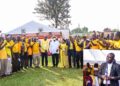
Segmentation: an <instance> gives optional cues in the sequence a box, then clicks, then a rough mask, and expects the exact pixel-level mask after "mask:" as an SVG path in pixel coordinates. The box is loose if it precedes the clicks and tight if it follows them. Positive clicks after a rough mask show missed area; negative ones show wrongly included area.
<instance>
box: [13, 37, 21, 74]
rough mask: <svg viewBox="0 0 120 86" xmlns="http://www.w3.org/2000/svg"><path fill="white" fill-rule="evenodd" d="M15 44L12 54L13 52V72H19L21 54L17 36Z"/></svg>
mask: <svg viewBox="0 0 120 86" xmlns="http://www.w3.org/2000/svg"><path fill="white" fill-rule="evenodd" d="M13 41H14V44H13V46H12V54H13V59H12V62H13V66H12V67H13V69H12V71H13V72H17V71H19V70H20V54H19V44H18V40H17V38H14V40H13Z"/></svg>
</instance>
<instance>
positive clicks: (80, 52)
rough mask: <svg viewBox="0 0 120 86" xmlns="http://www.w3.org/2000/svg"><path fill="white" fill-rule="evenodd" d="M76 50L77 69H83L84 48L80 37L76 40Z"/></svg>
mask: <svg viewBox="0 0 120 86" xmlns="http://www.w3.org/2000/svg"><path fill="white" fill-rule="evenodd" d="M74 43H75V49H76V64H77V68H80V65H81V68H83V48H82V46H81V39H80V38H79V37H78V38H76V40H75V42H74Z"/></svg>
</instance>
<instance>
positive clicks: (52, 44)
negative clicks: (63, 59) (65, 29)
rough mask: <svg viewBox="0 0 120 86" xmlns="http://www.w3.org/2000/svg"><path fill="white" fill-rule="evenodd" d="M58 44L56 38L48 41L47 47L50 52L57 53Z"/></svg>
mask: <svg viewBox="0 0 120 86" xmlns="http://www.w3.org/2000/svg"><path fill="white" fill-rule="evenodd" d="M59 46H60V43H59V41H58V40H56V41H54V40H52V41H51V42H50V47H49V51H50V53H52V54H58V53H59V50H58V49H59ZM57 50H58V51H57Z"/></svg>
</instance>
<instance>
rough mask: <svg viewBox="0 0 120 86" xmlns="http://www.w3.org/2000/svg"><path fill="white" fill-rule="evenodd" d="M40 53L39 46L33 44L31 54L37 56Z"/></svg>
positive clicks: (36, 43)
mask: <svg viewBox="0 0 120 86" xmlns="http://www.w3.org/2000/svg"><path fill="white" fill-rule="evenodd" d="M39 53H40V46H39V43H38V42H35V43H33V54H39Z"/></svg>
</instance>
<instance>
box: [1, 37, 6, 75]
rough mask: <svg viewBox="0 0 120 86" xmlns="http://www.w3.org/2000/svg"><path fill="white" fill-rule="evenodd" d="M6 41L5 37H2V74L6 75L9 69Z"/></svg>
mask: <svg viewBox="0 0 120 86" xmlns="http://www.w3.org/2000/svg"><path fill="white" fill-rule="evenodd" d="M5 46H6V43H5V42H4V39H3V38H2V37H0V62H1V70H0V76H2V77H4V76H5V73H6V69H7V52H6V50H5Z"/></svg>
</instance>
